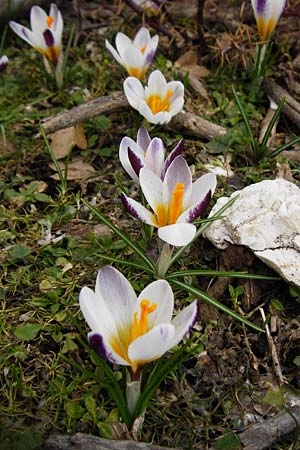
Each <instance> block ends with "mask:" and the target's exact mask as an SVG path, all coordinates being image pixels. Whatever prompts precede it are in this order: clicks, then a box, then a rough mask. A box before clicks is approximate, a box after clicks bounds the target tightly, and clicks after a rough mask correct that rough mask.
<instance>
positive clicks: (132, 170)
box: [119, 127, 183, 181]
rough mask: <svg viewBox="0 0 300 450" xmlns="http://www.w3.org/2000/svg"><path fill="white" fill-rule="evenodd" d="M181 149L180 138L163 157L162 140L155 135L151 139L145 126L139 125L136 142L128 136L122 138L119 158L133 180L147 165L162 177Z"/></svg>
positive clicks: (137, 178)
mask: <svg viewBox="0 0 300 450" xmlns="http://www.w3.org/2000/svg"><path fill="white" fill-rule="evenodd" d="M182 150H183V140H182V139H181V140H180V141H179V142H178V144H177V145H176V147H175V148H174V149H173V150H172V152H171V153H170V154H169V156H168V157H167V158H166V159H165V148H164V144H163V141H162V140H161V139H160V138H157V137H155V138H154V139H152V140H151V138H150V136H149V133H148V131H147V130H146V128H144V127H140V128H139V130H138V133H137V140H136V142H135V141H134V140H133V139H131V138H130V137H128V136H125V137H124V138H123V139H122V141H121V143H120V148H119V158H120V161H121V164H122V166H123V168H124V170H126V172H127V173H128V175H129V176H130V177H131V178H132V179H133V180H136V181H138V180H139V173H140V170H141V169H142V167H147V169H150V170H152V172H154V173H156V175H158V176H159V177H160V178H161V179H163V178H164V176H165V173H166V171H167V168H168V167H169V165H170V164H171V162H172V161H173V160H174V159H175V158H176V156H178V155H180V154H181V153H182Z"/></svg>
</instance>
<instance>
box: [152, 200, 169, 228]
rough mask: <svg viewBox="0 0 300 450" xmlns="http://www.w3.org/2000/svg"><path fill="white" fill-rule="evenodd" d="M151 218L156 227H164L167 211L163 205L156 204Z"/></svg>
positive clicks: (166, 221)
mask: <svg viewBox="0 0 300 450" xmlns="http://www.w3.org/2000/svg"><path fill="white" fill-rule="evenodd" d="M153 219H154V222H155V223H156V226H158V227H164V226H165V225H167V224H168V212H167V208H166V206H165V205H157V206H156V208H155V217H154V218H153Z"/></svg>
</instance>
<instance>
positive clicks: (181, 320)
mask: <svg viewBox="0 0 300 450" xmlns="http://www.w3.org/2000/svg"><path fill="white" fill-rule="evenodd" d="M197 316H198V301H197V300H195V301H194V302H193V303H191V304H190V305H189V306H187V307H186V308H184V310H183V311H181V312H180V313H179V314H177V316H176V317H175V318H174V319H173V320H172V325H174V326H175V338H174V342H173V346H175V345H177V344H178V343H179V342H180V341H181V340H182V339H183V338H184V336H185V335H186V334H187V333H188V332H189V331H190V330H191V328H192V327H193V325H194V323H195V321H196V320H197Z"/></svg>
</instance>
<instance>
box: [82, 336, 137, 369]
mask: <svg viewBox="0 0 300 450" xmlns="http://www.w3.org/2000/svg"><path fill="white" fill-rule="evenodd" d="M88 342H89V344H90V346H91V348H92V349H93V350H94V352H96V353H97V355H99V356H100V357H101V358H103V359H105V360H106V361H109V362H111V363H112V364H119V365H121V366H129V365H130V364H129V362H128V361H126V360H125V359H123V358H121V356H119V355H118V354H117V353H116V352H114V351H113V349H112V348H111V346H110V345H109V344H108V342H107V341H106V340H105V339H104V337H103V336H102V335H101V334H100V333H93V332H90V333H88Z"/></svg>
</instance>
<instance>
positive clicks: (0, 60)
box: [0, 55, 9, 73]
mask: <svg viewBox="0 0 300 450" xmlns="http://www.w3.org/2000/svg"><path fill="white" fill-rule="evenodd" d="M8 62H9V60H8V57H7V56H6V55H2V56H1V57H0V73H1V72H3V71H4V70H5V68H6V66H7V64H8Z"/></svg>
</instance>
